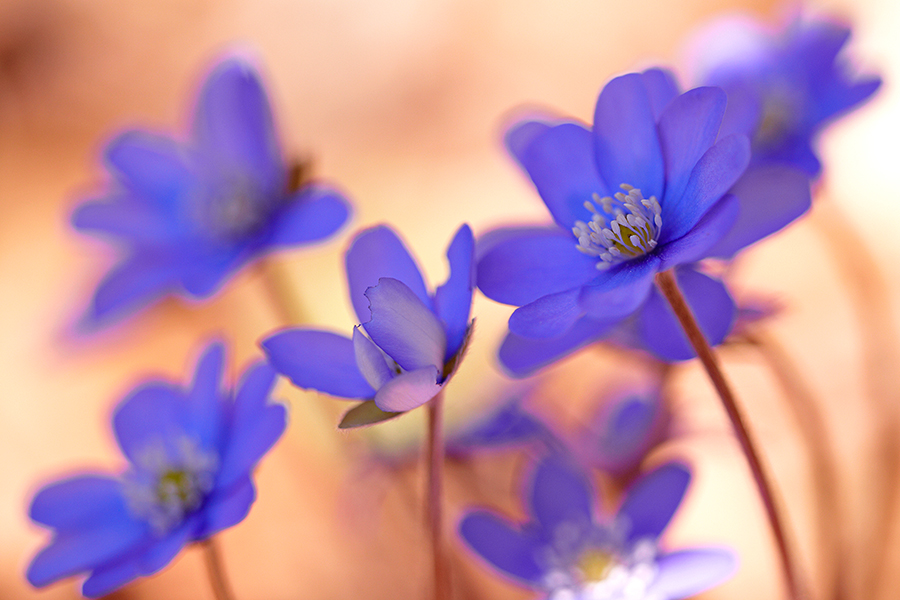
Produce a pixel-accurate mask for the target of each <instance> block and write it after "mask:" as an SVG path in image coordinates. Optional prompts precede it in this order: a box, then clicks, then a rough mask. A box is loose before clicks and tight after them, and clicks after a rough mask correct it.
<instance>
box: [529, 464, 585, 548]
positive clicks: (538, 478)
mask: <svg viewBox="0 0 900 600" xmlns="http://www.w3.org/2000/svg"><path fill="white" fill-rule="evenodd" d="M529 500H530V502H531V514H533V515H534V517H535V519H537V521H538V522H539V523H540V525H541V529H542V530H543V531H545V532H548V533H552V532H554V531H556V530H557V527H558V526H559V525H561V524H563V523H570V524H574V525H581V526H584V525H587V524H589V523H592V522H593V519H594V501H593V490H592V489H591V484H590V482H589V481H588V479H587V478H586V477H585V475H584V473H582V472H581V471H580V470H578V469H577V468H576V467H575V466H574V465H573V464H572V463H571V462H569V460H567V459H566V458H565V457H563V456H558V455H550V456H547V457H546V458H544V459H543V460H541V462H540V463H539V464H538V467H537V470H536V471H535V473H534V478H533V479H532V482H531V496H530V498H529Z"/></svg>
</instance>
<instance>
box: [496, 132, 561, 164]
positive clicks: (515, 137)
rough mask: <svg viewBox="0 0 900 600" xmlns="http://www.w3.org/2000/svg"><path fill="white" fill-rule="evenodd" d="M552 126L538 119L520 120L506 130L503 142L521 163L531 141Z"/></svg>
mask: <svg viewBox="0 0 900 600" xmlns="http://www.w3.org/2000/svg"><path fill="white" fill-rule="evenodd" d="M551 127H553V124H552V123H549V122H545V121H542V120H537V119H526V120H524V121H519V122H518V123H516V124H515V125H512V126H511V127H510V128H509V129H508V130H507V131H506V135H504V136H503V142H504V143H505V144H506V149H507V150H509V153H510V154H512V155H513V157H514V158H515V159H516V160H517V161H518V162H519V164H520V165H521V164H522V156H523V154H524V153H525V152H526V150H528V147H529V146H530V145H531V142H533V141H534V140H535V138H537V137H538V136H539V135H541V134H543V133H544V132H546V131H547V130H548V129H550V128H551ZM523 168H524V165H523ZM526 172H527V169H526Z"/></svg>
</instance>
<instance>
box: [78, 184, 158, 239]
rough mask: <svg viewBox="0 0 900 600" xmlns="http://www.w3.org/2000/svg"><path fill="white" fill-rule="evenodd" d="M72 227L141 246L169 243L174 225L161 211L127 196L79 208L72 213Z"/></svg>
mask: <svg viewBox="0 0 900 600" xmlns="http://www.w3.org/2000/svg"><path fill="white" fill-rule="evenodd" d="M72 226H73V227H75V229H77V230H79V231H85V232H96V233H99V234H101V235H105V236H112V237H116V238H122V239H123V241H124V242H125V243H127V244H129V245H131V244H133V245H140V246H151V245H162V244H166V243H169V242H170V241H171V239H172V235H173V232H172V229H173V227H172V225H171V223H169V222H168V221H167V220H166V218H165V216H164V215H163V214H162V213H161V211H160V210H159V209H157V208H155V207H151V206H148V205H146V204H145V203H142V202H140V201H138V200H137V199H136V198H134V197H131V196H127V195H125V193H122V194H115V195H111V196H110V197H108V198H103V199H100V200H97V201H95V202H85V203H84V204H81V205H79V206H78V207H77V208H76V209H75V211H74V212H73V213H72Z"/></svg>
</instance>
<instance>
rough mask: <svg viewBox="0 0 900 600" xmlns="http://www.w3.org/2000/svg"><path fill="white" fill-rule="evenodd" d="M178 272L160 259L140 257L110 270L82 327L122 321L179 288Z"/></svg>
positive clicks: (94, 326)
mask: <svg viewBox="0 0 900 600" xmlns="http://www.w3.org/2000/svg"><path fill="white" fill-rule="evenodd" d="M177 281H178V271H177V269H174V268H173V267H172V265H171V264H170V263H169V262H168V261H167V260H164V259H163V258H162V257H159V256H151V255H142V254H138V255H135V256H132V257H130V258H128V259H125V260H124V261H122V262H121V263H119V264H118V265H116V266H115V267H113V269H112V270H111V271H109V272H108V273H107V274H106V276H105V277H104V278H103V280H102V281H101V282H100V284H99V285H98V286H97V289H96V290H95V291H94V297H93V299H92V300H91V305H90V307H89V309H88V311H87V312H86V313H85V315H84V317H83V319H82V322H81V326H82V327H84V328H86V329H94V328H97V327H99V326H101V325H106V324H109V323H112V322H114V321H117V320H119V319H123V318H124V317H126V316H127V315H129V314H131V313H133V312H135V311H137V310H139V309H141V308H144V307H145V306H147V305H148V304H150V303H151V302H153V301H155V300H157V299H158V298H160V297H161V296H164V295H165V294H167V293H168V292H170V291H172V290H173V289H175V288H176V287H177Z"/></svg>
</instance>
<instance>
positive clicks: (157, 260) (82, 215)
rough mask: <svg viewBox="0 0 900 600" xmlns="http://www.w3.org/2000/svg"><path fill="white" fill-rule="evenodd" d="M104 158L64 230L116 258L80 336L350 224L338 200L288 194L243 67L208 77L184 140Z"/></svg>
mask: <svg viewBox="0 0 900 600" xmlns="http://www.w3.org/2000/svg"><path fill="white" fill-rule="evenodd" d="M104 157H105V161H106V165H107V169H108V171H109V173H110V175H111V182H110V183H109V185H108V190H107V191H105V192H103V193H102V194H101V195H100V196H99V197H97V198H95V199H93V200H90V201H88V202H85V203H83V204H81V205H80V206H78V207H77V208H76V210H75V212H74V214H73V216H72V223H73V225H74V226H75V227H76V229H78V230H80V231H83V232H89V233H91V234H94V235H99V236H104V237H109V238H111V241H113V242H114V243H115V244H116V245H118V246H120V247H121V248H122V250H123V252H124V258H123V259H122V260H121V262H119V263H118V264H117V265H116V266H115V267H113V268H112V270H111V271H110V272H109V273H107V275H106V276H105V277H104V279H103V281H101V283H100V284H99V285H98V287H97V289H96V290H95V292H94V296H93V299H92V301H91V305H90V307H89V309H88V311H87V313H86V315H85V316H84V317H83V319H82V326H83V327H85V328H87V329H91V328H96V327H99V326H101V325H104V324H107V323H110V322H113V321H115V320H117V319H121V318H123V317H124V316H126V315H128V314H130V313H131V312H133V311H135V310H137V309H139V308H142V307H143V306H145V305H147V304H149V303H151V302H153V301H155V300H156V299H158V298H159V297H161V296H164V295H166V294H182V295H187V296H189V297H193V298H206V297H208V296H210V295H212V294H213V293H214V292H216V291H217V290H218V289H219V288H220V287H221V286H222V284H223V283H224V281H225V280H226V279H227V278H228V277H229V276H230V275H231V274H232V273H233V272H234V271H236V270H237V269H238V268H240V267H241V266H243V265H244V264H246V263H248V262H250V261H252V260H253V259H255V258H258V257H260V256H261V255H263V254H265V253H267V252H270V251H272V250H274V249H276V248H281V247H288V246H295V245H298V244H305V243H310V242H315V241H319V240H322V239H324V238H326V237H328V236H330V235H331V234H333V233H334V232H335V231H337V230H338V229H339V228H340V227H341V226H342V225H343V224H344V222H345V221H346V220H347V218H348V216H349V210H350V209H349V203H348V202H347V200H346V199H344V197H343V196H342V195H341V194H340V193H339V192H337V191H336V190H334V189H332V188H330V187H328V186H325V185H322V184H317V183H313V184H308V185H304V186H302V187H300V188H299V189H291V188H292V186H293V185H294V184H295V183H296V182H292V181H291V173H290V168H289V167H288V166H287V165H286V164H285V160H284V157H283V153H282V148H281V144H280V142H279V140H278V136H277V134H276V131H275V124H274V122H273V117H272V113H271V109H270V106H269V101H268V98H267V96H266V92H265V89H264V88H263V85H262V82H261V81H260V78H259V75H258V74H257V72H256V70H255V68H254V67H253V66H252V65H251V64H250V63H249V62H247V61H246V60H243V59H240V58H229V59H226V60H223V61H222V62H220V63H219V64H218V65H217V66H216V67H215V68H214V69H213V70H212V72H211V73H210V75H209V76H208V77H207V79H206V81H205V83H204V85H203V88H202V90H201V91H200V95H199V99H198V101H197V106H196V108H195V111H194V118H193V128H192V131H191V134H190V139H189V140H186V141H181V140H177V139H175V138H172V137H170V136H167V135H161V134H156V133H152V132H150V131H146V130H132V131H127V132H125V133H123V134H121V135H119V136H118V137H116V138H115V139H114V140H113V141H112V142H110V143H109V144H108V145H107V147H106V150H105V153H104Z"/></svg>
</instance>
